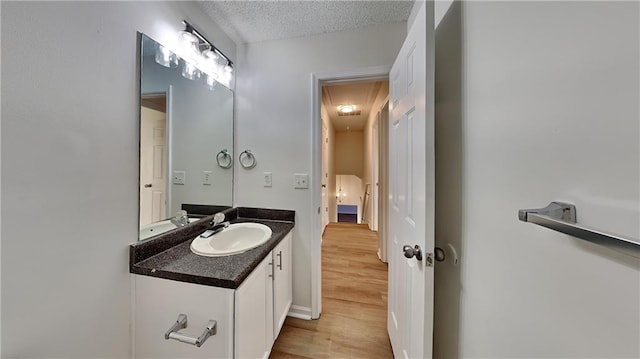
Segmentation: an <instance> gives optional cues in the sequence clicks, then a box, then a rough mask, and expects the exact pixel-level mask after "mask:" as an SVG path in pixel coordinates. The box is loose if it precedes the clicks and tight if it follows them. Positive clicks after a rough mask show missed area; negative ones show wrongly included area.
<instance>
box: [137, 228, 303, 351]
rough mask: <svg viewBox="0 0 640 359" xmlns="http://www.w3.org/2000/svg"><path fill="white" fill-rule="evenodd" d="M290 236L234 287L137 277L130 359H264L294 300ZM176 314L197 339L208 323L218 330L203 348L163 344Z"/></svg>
mask: <svg viewBox="0 0 640 359" xmlns="http://www.w3.org/2000/svg"><path fill="white" fill-rule="evenodd" d="M291 275H292V271H291V233H289V234H287V235H286V237H285V238H284V239H283V240H282V241H281V242H280V243H279V244H278V245H277V246H276V247H275V248H274V249H273V250H272V251H271V252H270V253H269V254H268V255H267V256H266V257H265V258H264V259H263V260H262V262H260V264H258V266H257V267H256V268H255V269H254V270H253V271H252V272H251V274H249V276H248V277H247V278H246V279H245V280H244V281H243V282H242V284H241V285H240V286H239V287H238V288H237V289H235V290H234V289H226V288H219V287H212V286H206V285H199V284H192V283H185V282H178V281H172V280H167V279H162V278H155V277H148V276H142V275H135V276H134V278H133V285H134V297H135V300H134V305H135V307H134V310H133V311H134V324H133V325H134V330H133V335H134V338H133V343H134V358H173V359H176V358H239V359H244V358H265V359H266V358H268V357H269V354H270V353H271V348H272V346H273V342H274V341H275V338H277V336H278V333H279V332H280V329H281V327H282V325H283V323H284V320H285V318H286V316H287V313H288V311H289V308H290V306H291V301H292V290H291V284H292V282H291V279H292V278H291ZM179 314H186V315H187V327H186V328H184V329H180V330H179V331H180V333H181V334H184V335H188V336H190V337H194V338H197V337H198V336H200V335H201V334H202V333H203V332H204V331H205V328H206V326H207V323H208V322H209V320H216V321H217V332H216V334H215V335H213V336H211V337H209V338H208V339H207V340H206V341H205V342H204V343H203V344H202V346H201V347H199V348H198V347H196V346H195V345H190V344H186V343H182V342H179V341H176V340H173V339H171V340H165V338H164V334H165V332H166V331H167V330H168V329H169V328H170V327H171V326H172V325H173V324H174V323H175V322H176V320H177V319H178V315H179Z"/></svg>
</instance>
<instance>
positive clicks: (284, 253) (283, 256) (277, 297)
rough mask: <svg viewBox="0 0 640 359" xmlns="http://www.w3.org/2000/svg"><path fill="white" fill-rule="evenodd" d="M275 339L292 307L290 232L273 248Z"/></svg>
mask: <svg viewBox="0 0 640 359" xmlns="http://www.w3.org/2000/svg"><path fill="white" fill-rule="evenodd" d="M272 253H273V261H274V272H275V273H274V280H273V314H274V315H273V339H274V340H275V339H276V338H277V337H278V334H279V333H280V328H282V325H283V324H284V320H285V319H286V318H287V313H289V308H290V307H291V301H292V298H293V295H292V290H291V286H292V278H291V275H292V270H291V233H289V234H288V235H287V236H286V237H285V238H284V239H283V240H282V242H280V244H278V246H277V247H276V248H275V249H274V250H273V252H272Z"/></svg>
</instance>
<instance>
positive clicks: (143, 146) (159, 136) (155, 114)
mask: <svg viewBox="0 0 640 359" xmlns="http://www.w3.org/2000/svg"><path fill="white" fill-rule="evenodd" d="M140 109H141V110H140V114H141V121H140V225H145V224H149V223H152V222H157V221H160V220H163V219H165V218H167V215H166V209H165V208H166V203H165V200H166V192H167V190H166V188H167V178H166V173H167V170H166V167H167V156H166V152H167V151H166V147H167V145H166V135H165V134H166V114H165V113H164V112H160V111H157V110H153V109H150V108H148V107H141V108H140Z"/></svg>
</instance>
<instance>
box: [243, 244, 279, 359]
mask: <svg viewBox="0 0 640 359" xmlns="http://www.w3.org/2000/svg"><path fill="white" fill-rule="evenodd" d="M272 276H273V260H272V257H271V253H270V254H269V255H268V256H267V257H266V258H265V259H264V260H263V261H262V262H261V263H260V264H259V265H258V266H257V267H256V269H254V270H253V272H252V273H251V274H250V275H249V277H247V279H245V280H244V282H243V283H242V284H241V285H240V287H238V289H237V290H236V293H235V300H236V311H235V312H236V313H235V325H236V326H235V330H236V332H235V334H236V340H235V353H236V356H235V358H238V359H245V358H246V359H248V358H251V359H258V358H265V359H266V358H268V357H269V353H270V352H271V346H272V344H273V286H272V281H273V279H272Z"/></svg>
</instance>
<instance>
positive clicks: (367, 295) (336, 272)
mask: <svg viewBox="0 0 640 359" xmlns="http://www.w3.org/2000/svg"><path fill="white" fill-rule="evenodd" d="M376 250H377V239H376V234H375V233H374V232H370V231H369V229H368V228H367V226H366V225H357V224H344V223H330V224H329V225H328V226H327V229H326V230H325V233H324V236H323V242H322V314H321V316H320V319H318V320H302V319H296V318H290V317H289V318H287V320H286V321H285V324H284V326H283V327H282V331H281V332H280V336H279V337H278V339H277V340H276V342H275V344H274V346H273V349H272V351H271V356H270V358H272V359H276V358H291V359H294V358H313V359H316V358H354V359H355V358H358V359H360V358H362V359H365V358H366V359H369V358H393V354H392V352H391V344H390V343H389V336H388V335H387V264H385V263H382V262H381V261H380V260H379V259H378V256H377V254H376Z"/></svg>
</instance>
